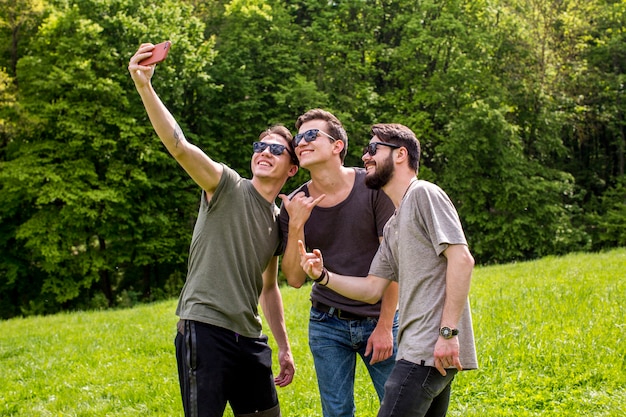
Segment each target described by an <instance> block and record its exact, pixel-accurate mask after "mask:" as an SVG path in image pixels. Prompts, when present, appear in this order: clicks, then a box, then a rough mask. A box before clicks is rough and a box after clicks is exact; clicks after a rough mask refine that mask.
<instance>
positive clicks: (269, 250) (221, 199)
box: [176, 166, 280, 337]
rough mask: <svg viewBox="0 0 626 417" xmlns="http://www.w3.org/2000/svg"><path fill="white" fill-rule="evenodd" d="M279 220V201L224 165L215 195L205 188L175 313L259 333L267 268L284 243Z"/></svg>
mask: <svg viewBox="0 0 626 417" xmlns="http://www.w3.org/2000/svg"><path fill="white" fill-rule="evenodd" d="M277 219H278V207H277V206H276V204H275V203H274V202H271V203H270V202H268V201H267V200H265V199H264V198H263V197H262V196H261V195H260V194H259V193H258V192H257V191H256V189H255V188H254V187H253V185H252V182H251V181H250V180H248V179H245V178H242V177H241V176H239V174H237V173H236V172H235V171H234V170H232V169H231V168H228V167H227V166H224V172H223V175H222V178H221V179H220V182H219V185H218V187H217V189H216V190H215V193H214V195H213V197H212V198H211V200H210V201H207V197H206V193H205V192H204V191H203V192H202V197H201V201H200V210H199V212H198V219H197V221H196V224H195V227H194V231H193V237H192V240H191V247H190V251H189V265H188V272H187V279H186V281H185V285H184V287H183V289H182V292H181V294H180V298H179V300H178V307H177V309H176V314H177V315H178V316H179V317H180V318H181V319H186V320H195V321H199V322H203V323H208V324H212V325H214V326H219V327H222V328H226V329H229V330H232V331H233V332H235V333H238V334H240V335H242V336H246V337H260V336H261V318H260V316H259V313H258V304H259V296H260V294H261V290H262V288H263V278H262V273H263V271H264V270H265V268H266V266H267V265H268V263H269V261H270V260H271V259H272V257H273V256H275V255H277V251H278V250H279V247H280V235H279V228H278V222H277Z"/></svg>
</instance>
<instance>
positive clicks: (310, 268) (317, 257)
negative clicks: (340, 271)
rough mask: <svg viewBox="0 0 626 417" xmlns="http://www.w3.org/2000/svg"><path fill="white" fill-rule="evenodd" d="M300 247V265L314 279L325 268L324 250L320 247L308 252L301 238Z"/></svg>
mask: <svg viewBox="0 0 626 417" xmlns="http://www.w3.org/2000/svg"><path fill="white" fill-rule="evenodd" d="M298 247H299V248H300V266H301V267H302V269H303V270H304V272H305V273H306V274H307V275H308V276H309V278H311V279H313V280H315V279H317V278H319V277H320V276H321V275H322V270H323V269H324V260H323V259H322V252H320V250H319V249H313V253H307V251H306V248H305V247H304V243H303V242H302V241H301V240H298Z"/></svg>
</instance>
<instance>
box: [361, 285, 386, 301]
mask: <svg viewBox="0 0 626 417" xmlns="http://www.w3.org/2000/svg"><path fill="white" fill-rule="evenodd" d="M385 288H386V287H378V286H374V285H371V286H370V291H368V292H367V293H366V294H364V297H363V302H366V303H368V304H376V303H377V302H379V301H380V300H381V299H382V298H383V294H384V293H385Z"/></svg>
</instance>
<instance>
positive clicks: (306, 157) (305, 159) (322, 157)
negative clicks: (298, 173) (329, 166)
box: [295, 119, 343, 169]
mask: <svg viewBox="0 0 626 417" xmlns="http://www.w3.org/2000/svg"><path fill="white" fill-rule="evenodd" d="M311 129H317V130H319V131H320V132H318V133H317V136H316V137H315V138H314V139H313V140H311V141H310V142H307V141H306V140H305V139H302V140H300V142H299V143H298V146H296V147H295V152H296V156H297V157H298V160H299V161H300V166H302V167H303V168H307V169H308V168H310V167H311V166H313V165H315V164H319V163H324V162H326V161H328V160H329V159H331V158H333V157H339V155H340V152H341V149H343V142H342V141H338V140H334V139H331V138H330V137H329V135H328V130H329V129H328V125H327V123H326V121H324V120H320V119H315V120H309V121H307V122H304V123H302V125H300V128H299V129H298V133H299V134H301V133H305V132H307V131H309V130H311Z"/></svg>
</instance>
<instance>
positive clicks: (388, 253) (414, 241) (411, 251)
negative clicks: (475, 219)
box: [370, 180, 478, 369]
mask: <svg viewBox="0 0 626 417" xmlns="http://www.w3.org/2000/svg"><path fill="white" fill-rule="evenodd" d="M448 245H467V241H466V239H465V234H464V233H463V228H462V226H461V222H460V220H459V216H458V214H457V211H456V209H455V207H454V205H453V204H452V202H451V201H450V199H449V197H448V196H447V195H446V193H445V192H444V191H443V190H442V189H441V188H439V187H438V186H437V185H435V184H432V183H429V182H426V181H421V180H420V181H415V182H414V183H413V184H411V186H410V188H409V190H408V191H407V193H406V195H405V197H404V199H403V200H402V202H401V203H400V207H399V208H398V210H397V212H396V214H395V215H393V216H392V217H391V219H389V222H388V223H387V225H386V226H385V231H384V237H383V242H382V243H381V245H380V249H379V251H378V253H377V254H376V257H375V258H374V261H373V262H372V266H371V268H370V274H372V275H376V276H378V277H383V278H387V279H390V280H393V281H398V285H399V287H398V288H399V289H398V292H399V304H400V326H399V331H398V355H397V359H405V360H407V361H410V362H413V363H418V364H422V363H423V364H424V365H426V366H434V365H435V362H434V351H435V343H436V342H437V338H438V337H439V326H440V324H441V315H442V312H443V305H444V300H445V289H446V268H447V260H446V257H445V256H444V255H443V254H442V253H443V251H444V250H445V249H446V248H447V247H448ZM458 329H459V336H458V337H459V343H460V360H461V364H462V365H463V368H464V369H475V368H477V367H478V361H477V359H476V349H475V346H474V333H473V330H472V318H471V312H470V305H469V300H467V302H466V305H465V310H464V312H463V316H462V317H461V320H460V322H459V323H458Z"/></svg>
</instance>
